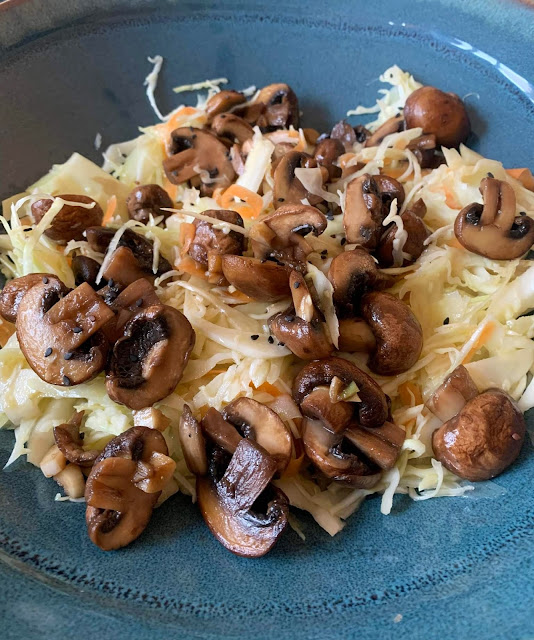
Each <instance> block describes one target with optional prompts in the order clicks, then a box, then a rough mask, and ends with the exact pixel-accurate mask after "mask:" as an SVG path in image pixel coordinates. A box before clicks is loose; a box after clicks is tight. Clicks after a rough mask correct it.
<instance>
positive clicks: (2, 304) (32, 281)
mask: <svg viewBox="0 0 534 640" xmlns="http://www.w3.org/2000/svg"><path fill="white" fill-rule="evenodd" d="M45 280H46V281H49V282H55V283H56V284H57V285H58V287H59V288H61V286H62V284H63V283H62V282H61V281H60V279H59V278H58V277H57V276H55V275H52V274H51V273H30V274H29V275H27V276H21V277H20V278H14V279H13V280H10V281H9V282H7V283H6V284H5V285H4V286H3V288H2V290H1V291H0V316H2V318H4V320H7V321H8V322H15V321H16V320H17V313H18V309H19V304H20V301H21V300H22V298H23V297H24V296H25V295H26V294H27V293H28V291H29V290H30V289H31V288H32V287H34V286H35V285H37V284H40V283H42V282H44V281H45Z"/></svg>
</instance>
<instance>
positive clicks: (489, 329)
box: [462, 322, 495, 364]
mask: <svg viewBox="0 0 534 640" xmlns="http://www.w3.org/2000/svg"><path fill="white" fill-rule="evenodd" d="M494 331H495V323H494V322H488V324H487V325H486V326H485V327H484V328H483V329H482V331H481V332H480V335H479V336H478V338H477V340H476V341H475V343H474V344H473V346H472V347H471V349H469V351H468V353H467V355H466V356H465V358H464V359H463V360H462V364H467V363H468V362H471V360H472V358H473V356H474V355H475V353H476V352H477V351H478V350H479V349H480V348H481V347H483V346H484V345H485V344H486V342H487V341H488V340H489V339H490V338H491V336H492V334H493V332H494Z"/></svg>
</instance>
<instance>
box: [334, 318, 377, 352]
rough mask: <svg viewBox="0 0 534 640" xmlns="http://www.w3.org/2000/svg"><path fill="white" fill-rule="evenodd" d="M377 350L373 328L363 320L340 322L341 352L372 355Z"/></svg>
mask: <svg viewBox="0 0 534 640" xmlns="http://www.w3.org/2000/svg"><path fill="white" fill-rule="evenodd" d="M375 348H376V340H375V336H374V334H373V332H372V331H371V327H370V326H369V325H368V324H367V322H365V320H362V319H361V318H343V319H341V320H340V321H339V350H340V351H346V352H347V353H359V352H364V353H370V352H371V351H374V350H375Z"/></svg>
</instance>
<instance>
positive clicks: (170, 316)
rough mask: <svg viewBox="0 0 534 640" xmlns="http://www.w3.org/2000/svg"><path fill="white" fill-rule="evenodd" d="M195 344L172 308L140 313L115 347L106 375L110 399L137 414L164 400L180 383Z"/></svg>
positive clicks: (158, 307)
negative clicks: (136, 411) (138, 411)
mask: <svg viewBox="0 0 534 640" xmlns="http://www.w3.org/2000/svg"><path fill="white" fill-rule="evenodd" d="M194 344H195V332H194V330H193V328H192V327H191V325H190V323H189V321H188V320H187V318H186V317H185V316H184V315H183V314H182V313H180V312H179V311H177V310H176V309H174V308H173V307H170V306H168V305H154V306H152V307H148V308H147V309H144V310H142V311H139V312H138V313H137V314H136V315H135V316H133V318H131V320H129V321H128V323H127V324H126V326H125V328H124V335H123V337H122V338H121V339H120V340H118V341H117V342H116V343H115V345H114V347H113V351H112V354H111V360H110V363H109V367H108V371H107V375H106V390H107V392H108V395H109V397H110V398H111V399H112V400H113V401H114V402H117V403H118V404H124V405H126V406H127V407H129V408H130V409H136V410H138V409H144V408H145V407H150V406H152V405H153V404H154V403H155V402H158V401H159V400H163V398H165V397H167V396H168V395H169V394H170V393H172V392H173V391H174V389H175V388H176V385H177V384H178V382H179V381H180V379H181V377H182V374H183V371H184V369H185V366H186V364H187V362H188V360H189V355H190V353H191V350H192V349H193V346H194Z"/></svg>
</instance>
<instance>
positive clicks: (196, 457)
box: [178, 404, 208, 476]
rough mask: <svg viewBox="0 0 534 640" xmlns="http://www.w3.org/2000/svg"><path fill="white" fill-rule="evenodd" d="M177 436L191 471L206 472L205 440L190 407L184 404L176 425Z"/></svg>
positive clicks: (200, 473) (195, 472) (202, 473)
mask: <svg viewBox="0 0 534 640" xmlns="http://www.w3.org/2000/svg"><path fill="white" fill-rule="evenodd" d="M178 437H179V438H180V445H181V447H182V453H183V454H184V458H185V463H186V465H187V468H188V469H189V471H191V473H194V474H195V475H196V476H199V475H200V476H204V475H206V473H207V472H208V459H207V457H206V441H205V440H204V436H203V435H202V430H201V428H200V425H199V424H198V422H197V421H196V420H195V418H194V417H193V414H192V413H191V409H190V408H189V406H188V405H187V404H186V405H184V410H183V411H182V415H181V417H180V423H179V425H178Z"/></svg>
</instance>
